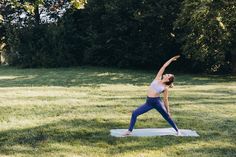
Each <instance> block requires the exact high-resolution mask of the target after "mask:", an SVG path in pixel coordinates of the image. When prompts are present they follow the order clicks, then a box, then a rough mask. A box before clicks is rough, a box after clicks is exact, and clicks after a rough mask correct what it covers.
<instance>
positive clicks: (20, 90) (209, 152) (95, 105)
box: [0, 67, 236, 157]
mask: <svg viewBox="0 0 236 157" xmlns="http://www.w3.org/2000/svg"><path fill="white" fill-rule="evenodd" d="M154 76H155V72H144V71H135V70H118V69H106V68H95V67H78V68H68V69H66V68H65V69H15V68H8V67H1V68H0V93H1V95H0V123H1V125H0V156H43V157H44V156H70V157H71V156H75V157H77V156H78V157H90V156H91V157H96V156H98V157H103V156H104V157H110V156H113V157H146V156H153V157H155V156H161V157H170V156H171V157H172V156H181V157H182V156H186V157H193V156H201V157H202V156H203V157H208V156H212V157H218V156H219V157H221V156H229V157H231V156H235V154H236V142H235V139H236V126H235V124H236V106H235V105H236V77H235V76H225V77H224V76H200V75H183V74H179V75H178V74H176V83H175V87H174V88H173V89H171V92H170V106H171V113H172V116H173V118H174V119H175V121H176V123H177V125H178V126H179V128H183V129H192V130H196V131H197V132H198V133H199V134H200V137H198V138H191V137H174V136H165V137H150V138H147V137H144V138H136V137H128V138H114V137H111V136H110V135H109V131H110V129H114V128H127V127H128V124H129V120H130V114H131V112H132V110H134V109H135V108H136V107H138V106H139V105H140V104H142V103H144V101H145V98H146V90H147V86H148V85H149V83H150V82H151V81H152V79H153V77H154ZM135 127H136V128H151V127H159V128H161V127H169V125H168V124H167V123H166V122H165V121H164V120H163V119H162V117H161V116H160V114H158V113H157V112H156V111H155V110H152V111H150V112H148V113H146V114H145V115H142V116H140V117H139V118H138V121H137V123H136V126H135Z"/></svg>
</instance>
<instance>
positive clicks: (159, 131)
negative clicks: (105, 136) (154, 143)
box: [110, 128, 199, 137]
mask: <svg viewBox="0 0 236 157" xmlns="http://www.w3.org/2000/svg"><path fill="white" fill-rule="evenodd" d="M179 130H180V132H181V135H180V136H191V137H198V136H199V135H198V134H197V132H196V131H193V130H188V129H179ZM126 131H127V129H111V130H110V133H111V136H115V137H127V136H124V135H123V134H124V133H125V132H126ZM166 135H173V136H176V131H175V130H174V129H173V128H148V129H134V130H133V132H132V134H131V135H129V136H136V137H149V136H166Z"/></svg>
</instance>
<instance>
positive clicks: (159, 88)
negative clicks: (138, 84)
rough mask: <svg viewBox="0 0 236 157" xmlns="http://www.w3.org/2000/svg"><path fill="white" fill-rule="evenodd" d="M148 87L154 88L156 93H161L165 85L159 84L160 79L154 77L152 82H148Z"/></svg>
mask: <svg viewBox="0 0 236 157" xmlns="http://www.w3.org/2000/svg"><path fill="white" fill-rule="evenodd" d="M150 87H151V88H152V89H154V90H155V91H156V92H157V93H159V94H160V93H162V92H163V91H164V90H165V86H164V85H163V84H161V82H160V81H158V80H156V79H154V80H153V81H152V83H151V84H150Z"/></svg>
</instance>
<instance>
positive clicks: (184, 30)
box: [175, 0, 236, 72]
mask: <svg viewBox="0 0 236 157" xmlns="http://www.w3.org/2000/svg"><path fill="white" fill-rule="evenodd" d="M235 6H236V1H228V0H210V1H209V0H195V1H192V0H184V1H183V2H182V7H181V13H180V14H179V16H178V18H177V20H176V22H175V29H176V31H177V32H178V33H177V37H178V41H179V43H180V44H181V48H182V51H183V53H184V54H185V55H186V56H187V57H188V58H190V59H191V60H193V63H194V64H193V69H198V70H199V71H204V70H205V69H206V70H207V71H208V72H218V71H221V72H222V71H229V70H230V62H231V57H232V54H230V51H231V50H230V48H232V47H231V44H232V41H233V36H232V33H233V31H235V30H233V29H232V27H235V12H236V7H235Z"/></svg>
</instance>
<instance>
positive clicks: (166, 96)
mask: <svg viewBox="0 0 236 157" xmlns="http://www.w3.org/2000/svg"><path fill="white" fill-rule="evenodd" d="M163 101H164V105H165V107H166V111H167V113H168V114H169V115H170V108H169V100H168V89H166V90H165V91H164V92H163Z"/></svg>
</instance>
